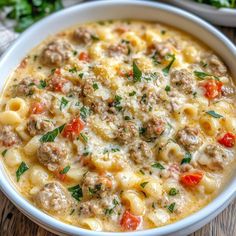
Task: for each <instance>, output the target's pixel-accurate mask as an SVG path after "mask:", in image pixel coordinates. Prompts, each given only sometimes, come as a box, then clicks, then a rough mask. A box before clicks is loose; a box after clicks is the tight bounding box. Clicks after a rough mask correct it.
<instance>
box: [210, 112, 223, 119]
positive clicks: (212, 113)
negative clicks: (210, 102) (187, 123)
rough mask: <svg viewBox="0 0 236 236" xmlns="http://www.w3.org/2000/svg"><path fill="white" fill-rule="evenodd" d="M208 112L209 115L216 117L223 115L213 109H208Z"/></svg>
mask: <svg viewBox="0 0 236 236" xmlns="http://www.w3.org/2000/svg"><path fill="white" fill-rule="evenodd" d="M206 113H207V114H208V115H210V116H213V117H214V118H221V117H223V116H222V115H220V114H218V113H216V112H215V111H213V110H210V111H206Z"/></svg>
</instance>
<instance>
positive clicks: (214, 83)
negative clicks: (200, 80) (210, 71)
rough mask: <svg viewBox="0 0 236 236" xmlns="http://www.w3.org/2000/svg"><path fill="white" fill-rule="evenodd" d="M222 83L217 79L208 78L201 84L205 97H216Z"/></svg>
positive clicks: (219, 92)
mask: <svg viewBox="0 0 236 236" xmlns="http://www.w3.org/2000/svg"><path fill="white" fill-rule="evenodd" d="M222 86H223V83H222V82H221V81H218V80H208V81H207V82H206V83H204V84H203V87H204V88H205V94H204V95H205V97H207V98H209V99H213V98H216V97H218V96H219V95H220V94H221V88H222Z"/></svg>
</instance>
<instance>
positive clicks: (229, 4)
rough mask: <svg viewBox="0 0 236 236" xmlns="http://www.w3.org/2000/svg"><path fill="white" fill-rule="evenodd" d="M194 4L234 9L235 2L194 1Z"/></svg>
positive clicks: (234, 0)
mask: <svg viewBox="0 0 236 236" xmlns="http://www.w3.org/2000/svg"><path fill="white" fill-rule="evenodd" d="M195 1H196V2H200V3H206V4H208V5H212V6H214V7H217V8H222V7H227V8H236V0H195Z"/></svg>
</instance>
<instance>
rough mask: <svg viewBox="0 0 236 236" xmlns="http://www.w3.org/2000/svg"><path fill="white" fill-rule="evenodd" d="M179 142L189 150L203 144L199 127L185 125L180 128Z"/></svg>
mask: <svg viewBox="0 0 236 236" xmlns="http://www.w3.org/2000/svg"><path fill="white" fill-rule="evenodd" d="M176 140H177V142H178V143H179V144H180V145H182V146H183V147H184V148H185V149H186V150H187V151H195V150H197V148H198V147H199V146H200V145H201V144H202V140H201V138H200V137H199V132H198V129H196V128H191V127H185V128H184V129H182V130H179V131H178V133H177V136H176Z"/></svg>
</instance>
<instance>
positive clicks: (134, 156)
mask: <svg viewBox="0 0 236 236" xmlns="http://www.w3.org/2000/svg"><path fill="white" fill-rule="evenodd" d="M129 157H130V159H131V160H132V161H133V162H134V163H135V164H142V165H143V164H145V163H146V162H148V163H149V162H150V161H153V153H152V151H151V149H150V147H149V146H148V144H147V143H146V142H143V141H140V142H135V143H133V144H132V145H131V146H130V148H129Z"/></svg>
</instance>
